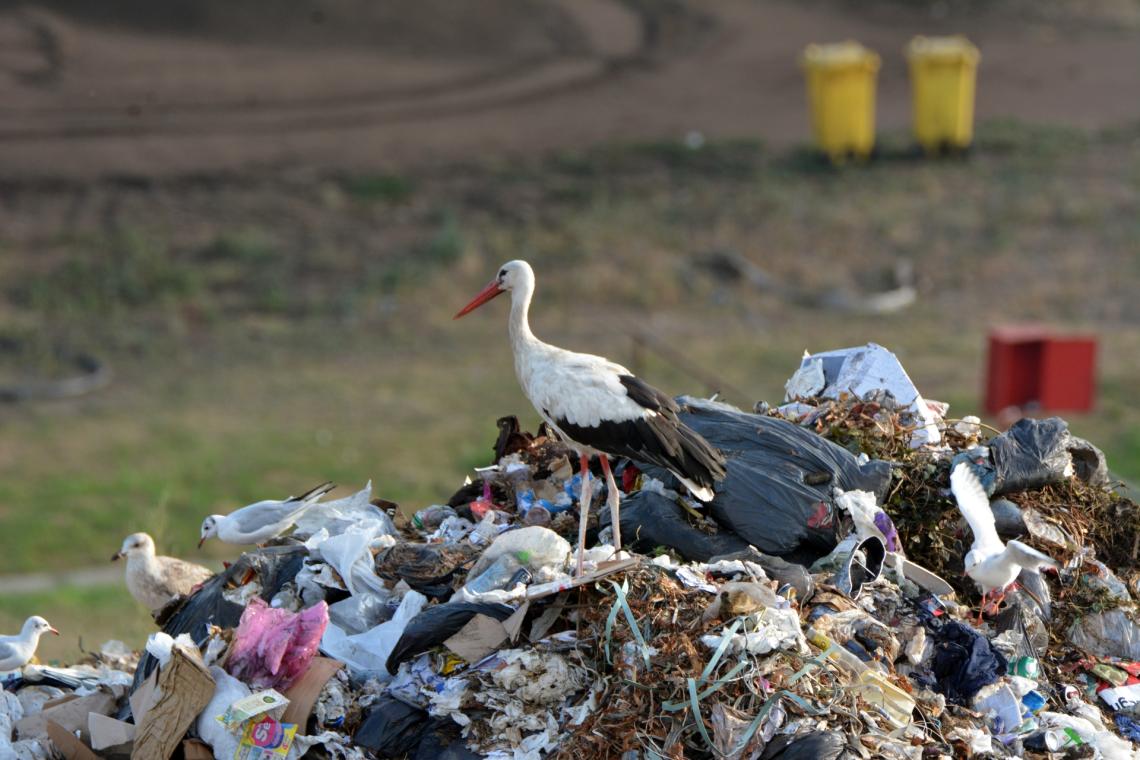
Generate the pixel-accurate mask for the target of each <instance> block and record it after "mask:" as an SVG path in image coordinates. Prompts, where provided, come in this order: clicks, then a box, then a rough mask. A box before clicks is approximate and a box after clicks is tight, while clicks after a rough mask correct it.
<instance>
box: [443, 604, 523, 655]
mask: <svg viewBox="0 0 1140 760" xmlns="http://www.w3.org/2000/svg"><path fill="white" fill-rule="evenodd" d="M509 636H510V634H508V633H507V629H506V628H504V627H503V624H502V623H500V622H499V621H498V620H495V618H493V617H490V616H489V615H476V616H475V617H473V618H471V619H470V620H468V621H467V625H465V626H463V627H462V628H460V629H459V631H458V632H457V633H456V634H455V635H454V636H452V637H451V638H450V639H448V640H447V641H445V642H443V645H444V646H445V647H447V648H448V649H450V650H451V651H452V652H455V653H456V654H457V655H459V656H460V657H462V658H463V659H465V660H467V662H478V661H479V660H481V659H483V658H484V657H486V656H487V655H489V654H490V653H491V652H494V651H495V650H497V649H498V648H499V646H500V645H501V644H502V643H503V642H504V641H506V640H507V638H508V637H509Z"/></svg>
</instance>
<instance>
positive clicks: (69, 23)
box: [0, 0, 1140, 181]
mask: <svg viewBox="0 0 1140 760" xmlns="http://www.w3.org/2000/svg"><path fill="white" fill-rule="evenodd" d="M147 5H148V4H146V3H140V2H135V1H134V0H120V2H118V3H116V4H112V5H111V6H110V8H111V10H107V6H106V5H105V4H98V6H93V5H91V4H87V3H80V2H75V0H45V1H44V2H41V3H37V4H32V5H28V4H23V3H19V4H17V3H3V4H0V176H3V177H4V178H6V179H7V180H9V181H12V180H20V179H23V178H38V179H87V178H94V177H99V176H109V175H110V176H136V177H137V176H143V177H156V176H170V175H178V174H188V173H191V174H201V173H217V172H232V171H239V170H240V171H248V170H250V169H251V168H257V167H265V166H272V167H274V168H281V167H286V168H287V167H293V166H299V165H303V166H306V167H316V168H322V169H354V170H377V169H385V170H391V169H393V168H400V167H405V166H409V165H413V164H423V163H448V162H452V161H456V160H462V159H465V158H469V157H473V156H478V157H486V156H488V155H491V156H497V155H504V156H510V155H517V154H533V153H535V152H540V151H546V150H551V149H563V148H566V149H577V148H581V147H583V146H586V145H589V144H593V143H596V142H598V141H608V140H623V139H653V138H672V139H675V138H677V137H679V136H681V135H684V134H686V133H688V132H690V131H694V130H695V131H700V132H702V133H704V134H705V135H706V136H708V137H710V138H718V137H739V136H750V137H758V138H761V139H763V140H764V141H766V142H767V143H769V144H771V145H773V146H777V147H778V146H787V145H789V144H793V143H797V142H801V141H804V140H805V139H806V138H807V136H808V123H807V113H806V106H805V103H804V94H803V83H802V73H801V71H800V70H799V68H798V64H797V59H798V56H799V54H800V52H801V51H802V49H803V48H804V46H805V45H806V44H807V43H809V42H813V41H829V40H839V39H846V38H852V39H857V40H859V41H861V42H863V43H864V44H866V45H868V46H870V47H872V48H873V49H875V50H877V51H878V52H879V53H880V55H881V56H882V58H883V66H882V71H881V74H880V84H879V107H878V118H879V121H880V125H881V127H882V128H885V129H902V128H906V127H907V125H908V124H909V119H910V114H909V108H910V98H909V92H908V87H909V85H908V81H907V72H906V64H905V60H904V57H903V53H902V50H903V46H904V45H905V43H906V42H907V40H909V39H910V37H911V36H913V35H914V34H917V33H923V34H944V33H963V34H965V35H967V36H968V37H969V38H970V39H971V40H972V41H974V42H975V43H976V44H977V45H978V46H979V47H980V48H981V50H982V53H983V61H982V68H981V74H980V83H979V89H978V102H977V115H978V118H979V120H981V121H985V120H990V119H996V118H1005V117H1012V118H1018V119H1023V120H1026V121H1037V122H1049V123H1057V124H1062V125H1069V126H1077V127H1085V128H1102V127H1111V126H1117V125H1120V124H1124V123H1128V122H1134V121H1136V120H1137V119H1140V99H1138V98H1136V97H1135V95H1136V93H1137V92H1140V22H1138V21H1137V17H1138V16H1140V9H1138V7H1137V5H1136V3H1134V2H1131V0H1117V1H1116V2H1115V3H1108V0H1101V2H1099V3H1093V4H1091V5H1090V4H1088V3H1086V4H1085V5H1084V6H1083V7H1084V8H1086V9H1087V8H1090V7H1091V8H1096V9H1102V10H1103V9H1104V8H1108V10H1107V11H1105V12H1103V13H1102V14H1100V15H1097V14H1089V13H1088V12H1083V15H1082V16H1081V17H1080V18H1075V17H1073V16H1068V15H1065V13H1064V12H1063V6H1059V4H1058V3H1057V2H1055V1H1054V2H1050V3H1045V4H1038V5H1037V7H1035V8H1034V10H1033V11H1032V12H1031V11H1029V10H1027V9H1025V8H1021V7H1020V6H1017V4H1016V3H1013V4H1005V5H1004V6H999V7H1003V9H1002V10H999V11H995V10H992V9H993V7H995V6H994V4H980V3H973V4H966V5H963V4H962V3H960V2H942V3H925V2H903V1H902V0H882V2H877V3H859V4H856V3H839V4H836V3H823V2H785V1H783V0H766V1H763V2H760V1H757V0H717V2H715V3H687V2H684V0H672V1H671V2H668V3H647V2H634V1H633V0H629V1H628V2H619V1H618V0H555V1H554V2H552V3H544V4H536V3H524V2H520V1H519V0H494V2H492V3H490V4H487V3H480V4H478V6H477V7H476V6H474V5H471V6H468V5H467V4H450V3H445V2H438V1H436V2H427V3H415V2H410V1H409V0H401V1H398V2H386V3H383V4H367V3H365V4H361V3H359V2H357V3H347V4H346V3H341V4H336V3H331V2H327V1H326V2H306V3H300V2H295V3H290V4H288V5H282V4H258V3H254V4H248V7H246V8H244V9H239V10H234V9H229V10H227V6H226V4H197V5H195V4H191V3H186V2H174V3H171V4H164V6H163V7H164V9H166V11H167V12H166V14H165V15H164V14H156V13H154V12H153V11H147V10H146V9H147ZM243 5H247V4H243ZM358 6H359V7H358ZM374 6H375V7H374ZM975 6H976V7H975ZM1058 7H1060V8H1062V10H1061V11H1056V8H1058ZM95 8H98V9H102V13H101V14H100V11H98V10H94V9H95ZM464 8H466V9H467V10H464ZM648 8H652V10H651V11H649V10H643V9H648ZM963 8H964V9H963ZM977 8H984V9H987V10H984V11H983V12H978V11H977ZM1042 8H1047V9H1054V11H1055V12H1053V13H1045V12H1043V11H1042ZM116 9H118V10H120V11H121V12H116ZM171 9H173V10H171ZM267 19H271V21H267ZM125 20H126V21H125Z"/></svg>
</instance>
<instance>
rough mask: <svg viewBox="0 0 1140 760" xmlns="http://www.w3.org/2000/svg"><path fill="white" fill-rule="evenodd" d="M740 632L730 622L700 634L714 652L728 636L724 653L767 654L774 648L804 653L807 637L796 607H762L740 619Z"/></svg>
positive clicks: (806, 649)
mask: <svg viewBox="0 0 1140 760" xmlns="http://www.w3.org/2000/svg"><path fill="white" fill-rule="evenodd" d="M740 620H741V622H742V626H741V631H740V632H739V633H737V632H736V630H737V629H736V626H732V625H730V626H729V627H728V628H726V629H725V630H724V631H722V632H721V633H719V634H706V635H704V636H701V643H702V644H704V645H705V646H706V647H708V648H709V649H711V650H713V651H717V650H720V649H721V647H722V645H724V644H725V640H726V639H727V641H728V644H727V648H726V649H725V652H726V654H740V653H743V652H748V653H749V654H767V653H768V652H772V651H775V650H777V649H787V650H792V651H798V652H800V653H807V652H808V651H809V650H808V647H807V640H806V639H804V634H803V631H802V629H801V628H800V618H799V615H798V614H797V613H796V611H795V610H790V609H789V610H777V609H771V608H768V609H764V610H761V611H759V612H754V613H752V614H749V615H744V616H743V617H741V618H740Z"/></svg>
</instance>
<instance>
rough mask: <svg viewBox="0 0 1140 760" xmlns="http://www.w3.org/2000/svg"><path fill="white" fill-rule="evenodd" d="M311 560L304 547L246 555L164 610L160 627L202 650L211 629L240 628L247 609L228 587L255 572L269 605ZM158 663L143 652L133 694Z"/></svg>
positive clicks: (275, 547)
mask: <svg viewBox="0 0 1140 760" xmlns="http://www.w3.org/2000/svg"><path fill="white" fill-rule="evenodd" d="M307 556H309V550H308V549H306V548H305V546H304V544H298V543H290V544H285V545H281V546H270V547H266V548H263V549H257V550H255V551H251V552H246V553H245V554H243V555H241V556H240V557H238V559H237V561H236V562H234V563H233V564H232V565H230V566H229V567H228V568H226V569H225V570H223V571H222V572H220V573H218V574H216V575H215V576H214V577H212V578H210V579H209V580H207V581H206V582H205V583H203V584H202V586H201V587H200V588H199V589H198V590H197V591H195V592H194V594H193V595H192V596H190V597H189V598H188V599H186V600H185V601H183V602H181V603H180V604H177V605H171V606H170V607H169V609H168V608H163V610H162V613H161V614H160V616H159V625H161V626H162V630H163V631H165V632H166V633H168V634H170V635H171V636H173V637H177V636H178V635H179V634H182V633H188V634H190V637H191V638H192V639H194V643H195V644H197V645H198V646H199V647H201V646H203V645H204V644H205V643H206V641H207V640H208V639H209V637H210V632H209V629H210V626H211V625H216V626H218V627H219V628H236V627H237V625H238V623H239V622H240V621H241V613H242V612H243V611H244V610H245V608H244V607H242V606H241V605H240V604H234V603H233V602H231V601H228V600H227V599H225V598H224V597H223V596H222V592H223V591H225V589H226V586H227V585H229V584H231V583H233V584H237V583H239V582H240V581H242V580H244V579H245V577H246V575H248V574H249V573H250V572H252V573H253V574H254V575H255V576H256V579H257V582H258V583H260V584H261V598H262V599H264V600H265V601H266V602H268V601H269V600H270V599H272V598H273V597H274V596H275V595H276V594H277V592H278V591H280V590H281V587H282V586H284V585H285V584H286V583H288V582H290V581H292V580H293V579H294V578H296V577H297V573H299V572H300V571H301V567H302V566H303V565H304V563H305V557H307ZM156 663H157V660H155V658H154V657H153V656H152V655H151V654H150V653H149V652H143V655H142V657H141V658H140V659H139V664H138V667H137V668H136V669H135V680H134V683H133V684H131V692H132V693H133V692H134V690H135V689H137V688H138V687H139V686H140V685H141V684H142V682H143V681H144V680H146V677H147V676H148V675H150V672H151V671H152V670H153V669H154V666H155V664H156Z"/></svg>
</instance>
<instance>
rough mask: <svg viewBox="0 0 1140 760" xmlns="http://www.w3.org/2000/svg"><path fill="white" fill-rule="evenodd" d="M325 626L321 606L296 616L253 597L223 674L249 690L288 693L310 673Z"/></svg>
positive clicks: (325, 610)
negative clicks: (278, 690) (294, 683)
mask: <svg viewBox="0 0 1140 760" xmlns="http://www.w3.org/2000/svg"><path fill="white" fill-rule="evenodd" d="M328 624H329V608H328V605H327V604H325V603H324V602H319V603H317V604H315V605H313V606H312V607H309V608H308V609H306V610H301V612H299V613H297V612H289V611H288V610H282V609H276V608H273V607H270V606H269V605H267V604H266V603H265V602H264V601H262V600H261V598H259V597H254V599H253V601H251V602H250V603H249V606H247V607H246V608H245V611H244V612H243V613H242V614H241V622H240V623H239V624H238V627H237V631H236V632H235V633H234V641H233V644H232V645H231V646H230V656H229V658H228V659H227V660H226V672H228V673H229V674H230V675H231V676H233V677H234V678H237V679H240V680H241V681H244V682H245V683H246V684H248V685H249V686H250V688H252V689H269V688H275V689H281V690H284V689H287V688H289V686H290V685H291V684H292V683H293V682H294V681H296V680H297V679H298V678H299V677H300V676H301V675H303V674H304V673H305V671H306V670H308V669H309V663H310V662H312V660H313V656H314V655H315V654H316V653H317V647H318V645H319V644H320V643H321V636H323V635H324V632H325V627H326V626H327V625H328Z"/></svg>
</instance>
